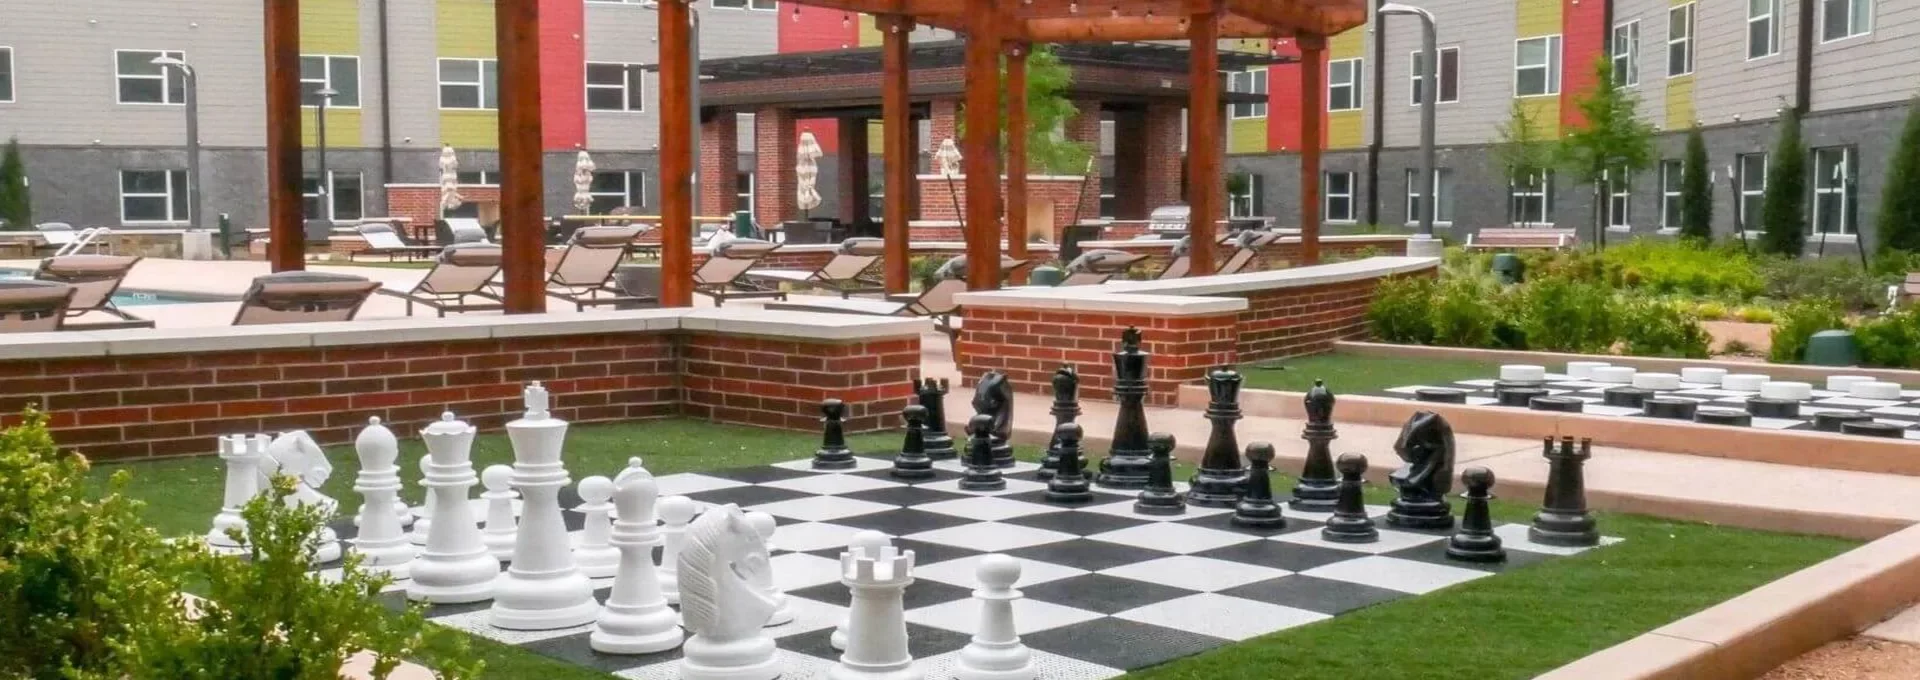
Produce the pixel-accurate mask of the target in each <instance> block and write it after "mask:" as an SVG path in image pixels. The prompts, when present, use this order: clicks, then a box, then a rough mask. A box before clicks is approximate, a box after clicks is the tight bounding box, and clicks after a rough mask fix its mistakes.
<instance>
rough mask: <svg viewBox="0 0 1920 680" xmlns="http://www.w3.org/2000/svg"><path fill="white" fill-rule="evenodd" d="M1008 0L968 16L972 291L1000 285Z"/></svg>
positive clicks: (982, 4)
mask: <svg viewBox="0 0 1920 680" xmlns="http://www.w3.org/2000/svg"><path fill="white" fill-rule="evenodd" d="M1002 1H1003V0H973V3H972V5H973V6H972V7H971V8H970V9H969V12H968V14H967V56H966V79H967V89H966V107H967V110H966V125H967V130H966V133H965V134H963V135H962V136H961V137H962V139H961V142H962V147H963V149H962V151H961V156H962V158H963V160H962V165H963V166H964V169H965V171H966V173H967V177H966V188H967V205H966V208H965V210H966V216H967V234H966V235H967V239H966V241H967V290H994V289H996V288H999V287H1000V231H1001V228H1000V212H999V207H1000V205H999V204H1000V201H999V194H1000V173H999V171H998V169H997V166H998V165H999V160H1000V135H999V130H1000V25H999V24H1000V20H1001V15H1000V11H999V7H998V6H999V4H1000V3H1001V2H1002Z"/></svg>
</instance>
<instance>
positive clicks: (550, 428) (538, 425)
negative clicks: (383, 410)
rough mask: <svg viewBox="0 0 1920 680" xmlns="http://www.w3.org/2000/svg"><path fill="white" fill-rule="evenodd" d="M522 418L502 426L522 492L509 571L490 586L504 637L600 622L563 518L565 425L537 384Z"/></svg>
mask: <svg viewBox="0 0 1920 680" xmlns="http://www.w3.org/2000/svg"><path fill="white" fill-rule="evenodd" d="M525 399H526V404H527V411H526V415H525V416H523V417H521V418H520V419H519V420H515V421H513V422H511V423H507V438H508V439H509V440H511V441H512V442H513V484H514V486H515V487H517V488H519V489H520V497H521V503H520V531H519V533H518V534H517V535H516V536H515V537H514V543H513V564H512V565H511V566H509V567H508V568H507V571H506V573H504V574H502V575H501V576H500V579H499V580H497V581H495V582H494V595H493V609H492V610H490V612H489V620H490V622H491V623H492V624H493V626H494V627H496V628H505V629H507V630H553V629H555V628H571V627H573V626H580V625H585V624H588V623H592V622H593V620H594V619H595V618H598V617H599V614H600V603H599V602H597V601H595V600H594V599H593V581H592V580H590V579H588V578H587V575H586V574H582V573H580V569H579V568H578V567H576V566H574V564H573V551H572V550H571V549H570V546H568V545H567V523H566V520H564V519H562V518H561V516H560V488H561V487H564V486H566V485H567V468H566V466H565V465H563V464H561V462H560V449H561V447H562V446H564V445H565V444H566V438H567V421H564V420H560V419H558V418H555V417H553V416H552V414H550V413H548V412H547V389H546V388H545V387H541V386H540V383H538V382H536V383H533V384H532V385H530V386H528V387H527V389H526V393H525Z"/></svg>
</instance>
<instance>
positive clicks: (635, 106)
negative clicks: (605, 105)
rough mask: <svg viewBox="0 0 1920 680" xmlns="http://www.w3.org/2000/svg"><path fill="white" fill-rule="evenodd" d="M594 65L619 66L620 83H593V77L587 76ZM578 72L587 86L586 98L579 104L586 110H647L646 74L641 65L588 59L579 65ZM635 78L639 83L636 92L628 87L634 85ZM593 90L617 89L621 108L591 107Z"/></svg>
mask: <svg viewBox="0 0 1920 680" xmlns="http://www.w3.org/2000/svg"><path fill="white" fill-rule="evenodd" d="M595 66H618V67H620V84H619V85H606V84H598V85H596V84H594V82H593V79H592V78H589V77H587V76H588V75H589V74H591V73H592V72H593V67H595ZM580 73H581V81H582V82H584V83H586V88H587V90H586V99H584V100H582V101H581V105H582V106H586V107H587V110H588V111H593V112H596V113H643V112H645V111H646V110H647V75H646V69H645V68H644V67H643V65H641V64H629V63H623V62H617V61H589V62H587V63H586V64H585V65H584V66H582V67H581V71H580ZM635 78H638V79H639V80H638V81H637V82H638V84H639V85H640V91H639V92H638V93H636V92H634V91H633V88H632V87H630V86H631V85H634V84H635V83H636V81H635ZM594 90H619V91H620V101H621V104H622V108H618V109H596V108H593V106H592V101H593V91H594Z"/></svg>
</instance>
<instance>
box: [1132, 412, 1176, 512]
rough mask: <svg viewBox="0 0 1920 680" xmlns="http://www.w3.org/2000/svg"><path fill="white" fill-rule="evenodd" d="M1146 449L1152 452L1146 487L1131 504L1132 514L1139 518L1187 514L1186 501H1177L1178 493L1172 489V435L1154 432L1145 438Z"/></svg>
mask: <svg viewBox="0 0 1920 680" xmlns="http://www.w3.org/2000/svg"><path fill="white" fill-rule="evenodd" d="M1147 447H1148V448H1150V449H1152V450H1153V458H1151V459H1150V461H1151V462H1149V464H1148V465H1147V488H1145V489H1141V490H1140V500H1137V501H1134V502H1133V511H1134V512H1137V513H1140V514H1142V515H1178V514H1180V513H1183V512H1186V511H1187V504H1186V502H1185V501H1183V500H1181V499H1180V492H1178V491H1175V490H1174V489H1173V435H1171V434H1167V433H1165V432H1155V433H1153V436H1152V437H1150V438H1148V440H1147Z"/></svg>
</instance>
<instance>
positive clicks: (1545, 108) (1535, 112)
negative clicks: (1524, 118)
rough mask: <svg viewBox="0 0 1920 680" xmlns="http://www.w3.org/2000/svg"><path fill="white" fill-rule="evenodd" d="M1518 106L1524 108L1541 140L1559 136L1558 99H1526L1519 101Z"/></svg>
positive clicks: (1555, 97) (1554, 97) (1556, 97)
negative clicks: (1538, 131) (1537, 130)
mask: <svg viewBox="0 0 1920 680" xmlns="http://www.w3.org/2000/svg"><path fill="white" fill-rule="evenodd" d="M1520 105H1521V106H1523V107H1526V109H1527V115H1528V116H1529V117H1531V118H1532V119H1533V124H1534V126H1535V127H1537V128H1538V129H1539V130H1540V135H1541V137H1542V138H1547V139H1552V138H1555V137H1559V136H1560V97H1558V96H1553V97H1526V98H1524V99H1521V100H1520Z"/></svg>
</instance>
